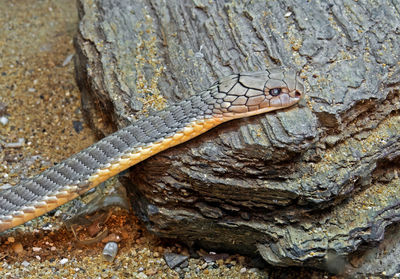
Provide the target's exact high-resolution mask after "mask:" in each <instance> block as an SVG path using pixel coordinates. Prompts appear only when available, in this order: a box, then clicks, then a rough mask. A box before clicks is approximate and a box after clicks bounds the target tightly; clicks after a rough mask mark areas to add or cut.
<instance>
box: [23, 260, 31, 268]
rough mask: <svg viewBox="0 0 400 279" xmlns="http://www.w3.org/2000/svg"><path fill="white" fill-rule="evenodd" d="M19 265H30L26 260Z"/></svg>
mask: <svg viewBox="0 0 400 279" xmlns="http://www.w3.org/2000/svg"><path fill="white" fill-rule="evenodd" d="M21 265H22V266H24V267H28V266H29V265H30V263H29V262H27V261H23V262H22V263H21Z"/></svg>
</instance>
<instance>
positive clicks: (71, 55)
mask: <svg viewBox="0 0 400 279" xmlns="http://www.w3.org/2000/svg"><path fill="white" fill-rule="evenodd" d="M72 57H74V54H70V55H68V56H67V57H66V58H65V59H64V62H63V63H62V66H63V67H65V66H67V65H68V64H69V62H71V60H72Z"/></svg>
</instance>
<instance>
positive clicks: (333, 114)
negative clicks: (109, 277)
mask: <svg viewBox="0 0 400 279" xmlns="http://www.w3.org/2000/svg"><path fill="white" fill-rule="evenodd" d="M78 8H79V15H80V19H81V21H80V25H79V29H78V35H77V38H76V48H77V54H78V55H77V59H76V68H77V78H78V83H79V85H80V87H81V89H82V91H83V93H84V95H83V105H84V109H85V111H86V113H87V116H88V119H90V121H91V123H92V124H93V127H94V128H95V129H96V130H97V131H98V132H99V133H101V134H108V133H109V132H110V131H112V130H114V129H116V128H119V127H123V126H125V125H126V124H128V123H129V121H130V120H131V119H133V118H136V117H140V116H143V115H146V113H147V112H148V111H149V110H152V109H160V108H161V107H163V106H165V105H166V104H168V102H174V101H177V100H180V99H182V98H185V97H187V96H189V95H190V94H193V93H192V92H198V91H200V90H202V89H205V88H207V87H208V86H210V85H211V84H212V83H213V82H214V81H215V80H216V79H217V78H219V77H222V76H224V75H227V74H231V73H233V72H240V71H256V70H262V69H265V68H269V67H276V66H281V67H290V68H294V69H296V70H298V71H300V72H301V76H302V77H303V79H304V82H305V85H306V88H307V93H306V94H307V97H306V98H305V99H304V100H303V101H302V102H301V103H300V105H299V106H298V107H296V108H293V109H289V110H286V111H281V112H277V113H272V114H266V115H261V116H256V117H252V118H249V119H242V120H238V121H234V122H231V123H226V124H225V125H222V126H221V127H220V128H217V129H215V130H212V131H211V132H209V133H207V134H204V135H203V136H201V137H199V138H197V139H195V140H192V141H190V142H188V143H185V144H183V145H181V146H179V147H177V148H174V149H171V150H168V151H166V152H163V153H161V154H159V155H157V156H155V157H153V158H150V159H149V160H146V161H145V162H143V163H141V164H139V165H137V166H135V167H133V168H132V169H131V170H130V172H129V175H130V185H129V186H128V191H129V193H130V195H131V201H132V203H133V206H134V209H135V211H136V213H137V214H138V215H139V216H140V218H141V219H142V220H143V221H144V222H145V224H146V225H147V228H148V229H149V230H150V231H152V232H154V233H156V234H157V235H160V236H162V237H167V238H178V239H180V240H184V241H187V242H188V243H197V244H200V245H202V246H204V247H208V248H210V249H212V250H215V249H224V250H230V251H236V252H241V253H245V254H251V255H257V254H259V255H261V256H262V258H263V259H264V260H265V261H267V262H268V263H270V264H272V265H279V266H294V265H299V266H300V265H306V266H313V267H318V268H325V269H328V270H331V271H342V270H335V267H337V266H341V268H342V269H346V270H347V272H351V273H353V274H370V273H371V272H372V271H368V270H369V269H368V268H369V267H371V266H372V265H373V263H374V262H373V261H371V257H365V260H363V259H364V258H363V257H364V256H365V255H367V254H368V253H374V251H375V250H373V249H372V250H371V249H370V248H369V247H370V246H371V245H377V243H385V242H384V241H386V240H387V239H392V240H393V239H398V238H393V237H392V238H391V237H390V236H391V235H392V234H391V233H388V232H386V233H385V231H390V232H393V233H395V232H396V230H395V229H393V228H394V226H396V225H395V224H396V223H397V222H398V220H399V218H400V202H399V199H398V197H399V196H400V179H399V177H398V171H399V169H400V115H399V109H400V105H399V96H400V94H399V88H400V66H399V62H398V61H399V53H400V40H399V34H400V12H399V11H400V5H399V4H398V3H397V2H395V1H383V2H382V3H381V2H379V4H376V3H375V4H374V3H371V2H369V1H351V0H338V1H312V2H306V1H251V2H248V1H232V2H231V1H206V0H204V1H200V0H196V1H152V0H147V1H145V0H142V1H133V0H132V1H111V0H99V1H95V2H93V1H89V0H79V1H78ZM99 117H101V118H102V120H103V121H96V119H99ZM389 226H391V229H390V230H387V228H388V227H389ZM384 238H385V240H384ZM392 242H393V241H392ZM392 242H390V243H392ZM392 244H393V247H397V248H396V249H395V248H394V249H392V250H391V251H392V252H390V253H389V254H386V256H385V257H386V258H385V259H382V257H383V256H382V255H380V254H379V251H380V250H379V247H378V248H374V249H378V250H376V251H375V252H376V254H374V255H375V256H376V258H377V260H376V261H382V262H383V264H381V266H382V268H385V263H388V266H391V265H390V264H389V263H390V260H393V259H395V258H396V257H398V256H399V251H398V250H400V249H399V248H398V243H397V242H396V241H394V242H393V243H392ZM381 245H382V244H381ZM368 255H369V254H368ZM380 257H381V258H380ZM367 259H368V260H367ZM375 264H376V262H375ZM396 268H397V269H396ZM396 268H394V269H392V270H391V272H392V271H393V272H394V273H395V272H400V267H396ZM378 269H379V268H378V267H377V268H375V269H372V270H373V271H374V272H379V270H378ZM376 270H378V271H376ZM380 272H382V271H380Z"/></svg>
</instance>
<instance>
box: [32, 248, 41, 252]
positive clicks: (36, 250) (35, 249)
mask: <svg viewBox="0 0 400 279" xmlns="http://www.w3.org/2000/svg"><path fill="white" fill-rule="evenodd" d="M40 250H42V247H32V251H33V252H39V251H40Z"/></svg>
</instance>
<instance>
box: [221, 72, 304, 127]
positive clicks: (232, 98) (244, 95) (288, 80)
mask: <svg viewBox="0 0 400 279" xmlns="http://www.w3.org/2000/svg"><path fill="white" fill-rule="evenodd" d="M215 85H216V90H215V91H214V94H213V95H214V96H213V97H214V98H215V103H214V108H213V114H214V115H219V116H221V115H222V116H223V117H226V118H231V119H233V118H240V117H246V116H251V115H256V114H260V113H264V112H268V111H272V110H277V109H282V108H286V107H290V106H292V105H294V104H296V103H298V102H299V101H300V99H301V97H302V96H303V94H304V85H303V83H302V82H301V80H300V77H299V76H298V75H297V74H296V72H295V71H292V70H286V71H285V70H282V69H272V70H265V71H260V72H250V73H241V74H236V75H231V76H228V77H226V78H223V79H221V80H220V81H219V82H217V83H216V84H215Z"/></svg>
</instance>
